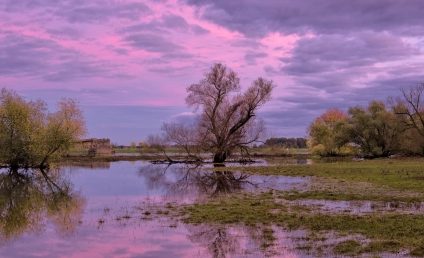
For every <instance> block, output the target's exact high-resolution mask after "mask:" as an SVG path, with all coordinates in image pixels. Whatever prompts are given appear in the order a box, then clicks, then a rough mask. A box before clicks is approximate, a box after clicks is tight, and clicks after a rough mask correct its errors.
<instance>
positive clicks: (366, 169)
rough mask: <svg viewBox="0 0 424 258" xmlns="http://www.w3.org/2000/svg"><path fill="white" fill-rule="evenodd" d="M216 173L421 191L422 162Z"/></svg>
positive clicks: (263, 167) (400, 161) (391, 161)
mask: <svg viewBox="0 0 424 258" xmlns="http://www.w3.org/2000/svg"><path fill="white" fill-rule="evenodd" d="M217 170H227V171H228V170H232V171H243V172H246V173H251V174H262V175H285V176H314V177H323V178H328V179H336V180H342V181H352V182H367V183H372V184H374V185H376V186H377V187H378V186H387V187H391V188H395V189H399V190H410V191H416V192H424V160H422V159H417V160H389V159H385V160H370V161H361V162H335V163H316V164H312V165H284V166H281V165H280V166H258V167H226V168H217Z"/></svg>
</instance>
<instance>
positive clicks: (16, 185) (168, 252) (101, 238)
mask: <svg viewBox="0 0 424 258" xmlns="http://www.w3.org/2000/svg"><path fill="white" fill-rule="evenodd" d="M0 176H1V182H0V208H1V210H0V212H1V213H0V216H1V219H2V221H1V222H0V231H1V232H0V234H1V236H0V237H1V238H0V257H262V256H272V255H275V256H283V257H301V256H302V257H303V255H300V254H299V253H297V251H296V250H295V249H294V248H291V247H292V246H293V245H292V243H291V241H292V240H291V239H292V238H293V234H294V235H295V234H302V232H291V233H290V234H291V235H290V237H289V236H288V235H287V234H288V233H287V232H284V231H281V230H280V229H278V228H274V231H275V235H276V236H277V238H278V240H277V241H276V243H277V245H276V246H274V247H273V249H272V250H271V249H269V248H268V249H266V248H263V246H264V243H263V238H262V235H261V234H263V231H262V230H261V229H259V228H249V227H243V226H219V225H207V224H205V225H187V224H183V223H181V222H179V221H178V220H176V219H173V218H171V217H169V216H155V215H154V214H156V213H155V212H154V207H157V206H158V205H163V206H165V205H169V206H177V205H179V204H187V203H193V202H200V201H204V200H206V199H208V198H215V197H217V196H219V195H221V194H231V193H233V192H239V191H267V190H270V189H280V190H281V189H282V190H290V189H295V188H302V187H304V186H305V184H307V181H308V179H307V178H297V177H282V176H248V175H244V174H241V173H231V172H220V173H215V172H212V171H210V170H206V169H205V168H199V167H185V166H169V167H167V166H163V165H151V164H150V163H148V162H144V161H137V162H115V163H96V164H91V165H84V166H67V167H64V168H62V169H61V170H60V171H57V172H55V173H53V176H52V178H51V180H50V181H46V180H45V178H43V177H41V176H39V175H37V176H34V175H29V176H25V177H22V178H15V177H12V176H10V175H8V174H6V173H2V174H0ZM58 189H61V190H58Z"/></svg>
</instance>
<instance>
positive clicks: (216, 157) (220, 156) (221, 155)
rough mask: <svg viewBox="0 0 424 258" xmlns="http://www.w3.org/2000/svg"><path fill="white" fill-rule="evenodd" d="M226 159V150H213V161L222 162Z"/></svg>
mask: <svg viewBox="0 0 424 258" xmlns="http://www.w3.org/2000/svg"><path fill="white" fill-rule="evenodd" d="M226 159H227V152H226V151H218V152H215V155H214V156H213V163H224V162H225V160H226Z"/></svg>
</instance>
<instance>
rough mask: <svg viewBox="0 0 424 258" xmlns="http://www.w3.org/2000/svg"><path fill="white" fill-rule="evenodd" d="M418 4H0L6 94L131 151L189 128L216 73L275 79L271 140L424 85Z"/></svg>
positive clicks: (422, 18)
mask: <svg viewBox="0 0 424 258" xmlns="http://www.w3.org/2000/svg"><path fill="white" fill-rule="evenodd" d="M422 10H424V1H422V0H372V1H371V0H355V1H340V0H314V1H307V0H296V1H293V0H267V1H263V0H244V1H235V0H233V1H228V0H215V1H207V0H146V1H135V0H119V1H118V0H90V1H88V0H19V1H16V0H0V88H7V89H13V90H15V91H16V92H18V93H19V94H21V95H22V96H24V97H25V98H27V99H43V100H45V101H46V102H47V103H48V105H49V107H51V108H52V109H53V107H54V105H55V103H56V102H57V101H58V100H60V99H61V98H63V97H70V98H74V99H76V100H77V101H78V103H79V105H80V106H81V108H82V110H83V112H84V115H85V120H86V123H87V128H88V136H89V137H108V138H110V139H111V140H112V142H113V143H118V144H128V143H130V142H132V141H140V140H143V139H145V138H146V137H147V136H148V135H150V134H154V133H158V132H159V131H160V128H161V125H162V124H163V123H164V122H169V121H186V120H189V119H190V118H191V117H193V110H191V109H190V108H188V107H187V106H186V104H185V100H184V99H185V96H186V88H187V87H188V86H189V85H190V84H193V83H196V82H198V81H199V80H201V79H202V78H203V76H204V74H205V73H206V72H207V71H208V70H209V69H210V67H211V66H212V65H213V64H214V63H218V62H220V63H223V64H225V65H227V66H228V67H229V68H231V69H233V70H234V71H236V72H237V73H238V74H239V76H240V79H241V84H242V88H243V89H244V88H247V87H248V86H250V84H251V83H252V81H253V80H254V79H256V78H257V77H259V76H262V77H265V78H267V79H271V80H273V82H274V84H275V85H276V88H275V90H274V92H273V98H272V100H271V101H270V102H269V103H268V104H266V105H265V106H263V108H262V109H261V110H260V111H259V112H258V116H259V117H261V118H262V119H263V120H264V121H265V124H266V126H267V128H268V130H267V135H268V136H269V137H271V136H275V137H278V136H285V137H302V136H305V135H306V134H307V127H308V125H309V124H310V123H311V121H312V120H313V119H314V118H315V117H316V116H318V115H319V114H321V113H322V112H324V111H325V110H326V109H328V108H334V107H336V108H341V109H344V110H346V109H347V108H348V107H350V106H356V105H366V104H367V102H368V101H369V100H371V99H379V100H386V99H387V97H389V96H398V95H399V90H400V88H407V87H411V86H415V85H416V84H418V83H420V82H423V81H424V73H423V70H424V69H423V68H424V54H423V50H424V37H423V35H424V15H423V14H422Z"/></svg>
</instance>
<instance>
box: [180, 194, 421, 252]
mask: <svg viewBox="0 0 424 258" xmlns="http://www.w3.org/2000/svg"><path fill="white" fill-rule="evenodd" d="M183 214H185V222H187V223H195V224H198V223H219V224H228V223H234V224H235V223H242V224H245V225H249V226H258V225H278V226H282V227H283V228H285V229H287V230H295V229H306V230H309V231H310V232H328V231H334V232H336V233H338V234H344V235H349V234H361V235H363V236H365V237H367V238H369V239H370V240H372V241H373V242H374V241H380V242H375V244H374V245H371V246H369V247H368V251H369V252H374V251H378V252H382V251H389V252H391V251H393V250H394V249H392V246H391V245H388V244H383V243H391V242H396V243H397V246H396V249H399V248H405V249H408V250H411V252H413V253H415V254H419V253H420V252H421V251H422V248H423V246H424V215H405V214H384V213H381V214H377V213H373V214H368V215H362V216H355V215H348V214H321V213H316V212H312V211H311V210H309V209H308V208H305V207H298V206H293V207H292V206H285V205H282V204H279V203H276V202H275V201H274V199H273V196H272V194H271V193H265V194H261V195H244V196H232V197H229V198H223V199H219V200H214V201H211V202H208V203H203V204H195V205H192V206H187V207H184V208H183ZM339 248H341V250H343V248H342V247H339ZM346 249H347V248H346ZM413 253H412V254H413Z"/></svg>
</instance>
